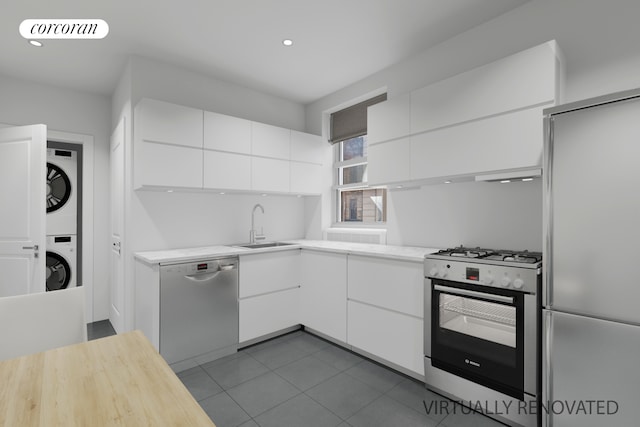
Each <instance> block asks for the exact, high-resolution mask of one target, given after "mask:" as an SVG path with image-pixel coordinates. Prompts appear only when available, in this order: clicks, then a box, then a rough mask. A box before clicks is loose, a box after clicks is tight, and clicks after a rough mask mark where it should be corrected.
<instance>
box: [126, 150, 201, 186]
mask: <svg viewBox="0 0 640 427" xmlns="http://www.w3.org/2000/svg"><path fill="white" fill-rule="evenodd" d="M133 158H134V160H133V162H134V166H133V179H134V188H140V187H143V186H159V187H184V188H202V149H201V148H192V147H181V146H178V145H168V144H156V143H154V142H147V141H143V140H140V139H137V140H136V141H135V144H134V155H133Z"/></svg>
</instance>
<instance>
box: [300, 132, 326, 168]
mask: <svg viewBox="0 0 640 427" xmlns="http://www.w3.org/2000/svg"><path fill="white" fill-rule="evenodd" d="M330 149H331V145H329V144H328V143H325V142H323V141H322V137H321V136H318V135H312V134H310V133H304V132H298V131H296V130H292V131H291V160H293V161H297V162H305V163H314V164H317V165H321V164H323V163H324V158H325V155H326V153H327V151H329V150H330Z"/></svg>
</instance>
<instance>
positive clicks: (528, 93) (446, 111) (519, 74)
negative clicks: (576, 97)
mask: <svg viewBox="0 0 640 427" xmlns="http://www.w3.org/2000/svg"><path fill="white" fill-rule="evenodd" d="M557 52H558V47H557V45H556V43H555V42H553V41H552V42H547V43H544V44H542V45H539V46H536V47H533V48H531V49H527V50H525V51H522V52H519V53H516V54H514V55H511V56H508V57H506V58H503V59H500V60H498V61H495V62H492V63H490V64H487V65H484V66H481V67H478V68H474V69H472V70H469V71H466V72H464V73H460V74H458V75H455V76H453V77H450V78H447V79H444V80H441V81H439V82H437V83H434V84H431V85H429V86H426V87H424V88H421V89H418V90H415V91H413V92H412V93H411V133H417V132H424V131H428V130H433V129H438V128H442V127H444V126H450V125H454V124H458V123H464V122H468V121H470V120H476V119H479V118H482V117H489V116H492V115H496V114H503V113H506V112H509V111H515V110H518V109H521V108H526V107H530V106H534V105H540V104H546V103H551V102H553V101H554V99H555V95H556V74H557V70H556V67H557ZM539 123H540V121H539ZM522 135H525V133H524V132H523V133H522Z"/></svg>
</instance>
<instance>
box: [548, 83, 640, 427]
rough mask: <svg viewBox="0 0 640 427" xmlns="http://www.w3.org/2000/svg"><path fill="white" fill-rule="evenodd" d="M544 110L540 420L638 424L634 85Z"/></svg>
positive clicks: (639, 151)
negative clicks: (542, 306) (542, 323)
mask: <svg viewBox="0 0 640 427" xmlns="http://www.w3.org/2000/svg"><path fill="white" fill-rule="evenodd" d="M544 113H545V119H544V120H545V131H546V135H547V137H546V142H545V159H544V163H545V169H544V177H545V178H544V182H545V183H544V185H545V191H544V198H545V202H544V205H545V208H544V212H545V215H544V229H545V233H544V234H545V237H544V240H545V242H544V256H543V260H544V261H543V262H544V264H543V274H544V279H543V284H544V287H543V304H544V310H543V322H544V325H543V326H544V328H543V330H544V332H543V358H542V359H543V378H542V380H543V384H542V389H543V398H542V407H541V408H539V410H540V411H542V414H543V417H542V419H543V425H546V426H549V427H551V426H552V427H565V426H580V427H585V426H598V427H600V426H624V427H628V426H634V425H640V90H634V91H628V92H621V93H616V94H612V95H610V96H604V97H599V98H594V99H589V100H586V101H583V102H576V103H572V104H567V105H563V106H558V107H553V108H550V109H547V110H545V112H544Z"/></svg>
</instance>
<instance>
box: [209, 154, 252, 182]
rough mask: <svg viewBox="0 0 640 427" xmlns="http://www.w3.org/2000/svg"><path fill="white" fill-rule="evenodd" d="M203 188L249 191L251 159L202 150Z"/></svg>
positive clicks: (244, 156)
mask: <svg viewBox="0 0 640 427" xmlns="http://www.w3.org/2000/svg"><path fill="white" fill-rule="evenodd" d="M203 167H204V188H211V189H221V190H250V189H251V157H250V156H248V155H244V154H234V153H224V152H221V151H209V150H204V166H203Z"/></svg>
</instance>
